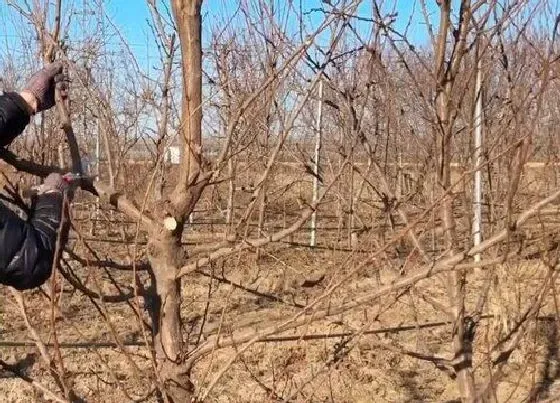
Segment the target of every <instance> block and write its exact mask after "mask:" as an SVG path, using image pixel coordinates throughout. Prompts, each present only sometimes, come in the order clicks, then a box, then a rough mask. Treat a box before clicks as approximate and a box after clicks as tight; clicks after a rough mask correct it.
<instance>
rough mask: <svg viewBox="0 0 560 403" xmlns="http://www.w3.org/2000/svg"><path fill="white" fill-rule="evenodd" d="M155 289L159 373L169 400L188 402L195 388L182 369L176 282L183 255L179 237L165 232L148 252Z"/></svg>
mask: <svg viewBox="0 0 560 403" xmlns="http://www.w3.org/2000/svg"><path fill="white" fill-rule="evenodd" d="M148 256H149V259H150V263H151V265H152V269H153V279H154V282H155V287H154V289H153V290H152V296H151V297H152V298H151V303H150V304H149V305H148V308H149V310H150V314H151V317H152V332H153V340H154V349H155V353H156V360H157V369H158V374H159V376H160V380H161V382H162V383H163V386H164V390H162V391H160V393H162V394H163V393H165V395H166V397H167V398H168V399H170V400H171V401H173V402H189V401H191V398H192V396H193V392H194V387H193V384H192V382H191V381H190V379H189V373H188V368H186V367H184V366H183V365H182V363H183V362H182V361H183V359H182V357H183V354H182V353H183V335H182V333H181V313H180V308H181V280H180V279H177V272H178V268H179V267H180V264H181V261H182V259H183V251H182V249H181V244H180V242H178V240H177V237H175V236H173V235H172V233H171V232H170V231H167V230H165V229H164V230H162V232H161V233H160V234H153V235H152V240H151V242H150V245H149V249H148Z"/></svg>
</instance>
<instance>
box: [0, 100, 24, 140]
mask: <svg viewBox="0 0 560 403" xmlns="http://www.w3.org/2000/svg"><path fill="white" fill-rule="evenodd" d="M29 116H30V107H29V105H28V104H27V102H26V101H25V99H24V98H23V97H22V96H21V95H20V94H17V93H15V92H6V93H4V94H3V95H1V96H0V147H5V146H7V145H8V144H10V143H11V142H12V140H13V139H15V138H16V137H17V136H18V135H20V134H21V132H22V131H23V129H25V126H27V124H28V123H29Z"/></svg>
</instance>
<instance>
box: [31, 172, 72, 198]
mask: <svg viewBox="0 0 560 403" xmlns="http://www.w3.org/2000/svg"><path fill="white" fill-rule="evenodd" d="M68 186H69V183H68V181H66V180H65V179H64V178H63V177H62V175H61V174H59V173H52V174H49V176H47V177H46V178H45V181H44V182H43V184H42V185H41V186H39V187H38V189H37V194H39V195H41V194H46V193H63V192H64V191H66V190H67V189H68Z"/></svg>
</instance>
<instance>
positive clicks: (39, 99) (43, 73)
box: [21, 62, 64, 112]
mask: <svg viewBox="0 0 560 403" xmlns="http://www.w3.org/2000/svg"><path fill="white" fill-rule="evenodd" d="M63 80H64V77H63V75H62V62H54V63H51V64H48V65H46V66H45V67H44V68H43V69H41V70H39V71H38V72H36V73H35V74H33V75H32V76H31V78H30V79H29V81H28V82H27V84H26V85H25V87H24V88H23V91H22V94H21V95H22V97H23V98H24V99H25V100H26V101H27V103H28V104H29V106H30V108H31V109H32V110H33V112H41V111H44V110H46V109H50V108H52V107H53V106H54V103H55V99H54V89H55V86H56V83H57V82H62V81H63ZM29 94H31V95H33V98H34V100H35V101H36V102H35V105H33V102H32V101H33V99H29V98H30V97H28V96H26V95H29ZM30 101H31V102H30Z"/></svg>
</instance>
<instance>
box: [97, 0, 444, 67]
mask: <svg viewBox="0 0 560 403" xmlns="http://www.w3.org/2000/svg"><path fill="white" fill-rule="evenodd" d="M301 1H302V5H303V8H304V10H305V9H307V10H310V9H313V8H317V7H321V4H322V2H321V1H320V0H301ZM106 3H107V10H108V13H109V14H110V15H111V16H112V18H113V19H114V21H115V23H116V24H117V25H118V26H119V27H120V29H121V30H122V32H123V33H124V34H125V35H126V37H127V38H128V40H129V42H130V43H131V44H132V45H133V47H134V49H137V50H138V51H139V52H140V53H143V55H139V56H141V57H156V55H155V53H154V54H152V56H150V55H149V51H150V49H149V48H148V46H147V44H149V43H151V38H150V35H151V32H150V29H149V27H148V25H147V20H148V19H149V18H150V16H149V10H148V7H147V5H146V2H145V1H143V0H110V1H106ZM294 3H297V0H296V1H295V2H294ZM385 3H386V7H385V9H386V11H390V10H391V11H392V10H394V11H395V12H396V13H397V19H396V22H395V27H396V29H397V30H399V31H404V29H405V27H406V26H407V25H408V23H409V20H410V21H411V23H410V27H409V37H410V38H411V40H412V41H414V42H415V43H416V44H425V43H426V41H427V31H426V27H425V25H424V23H423V17H422V13H421V8H420V3H419V2H418V1H415V0H388V1H385ZM426 4H427V6H428V12H429V13H430V14H431V16H432V17H434V16H437V15H438V14H437V12H438V10H437V5H436V2H435V0H427V1H426ZM237 8H238V1H233V0H206V1H204V3H203V16H204V20H205V22H207V24H206V29H204V24H203V30H204V33H203V36H206V37H208V36H209V28H208V25H215V24H217V23H218V22H219V21H222V20H223V19H224V18H227V17H228V16H231V15H233V14H234V13H235V12H236V10H237ZM358 14H359V15H361V16H364V17H370V16H371V14H372V6H371V1H369V0H365V1H364V2H363V4H362V5H361V6H360V8H359V10H358ZM411 15H412V16H413V17H412V20H411ZM146 55H147V56H146Z"/></svg>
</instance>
